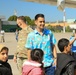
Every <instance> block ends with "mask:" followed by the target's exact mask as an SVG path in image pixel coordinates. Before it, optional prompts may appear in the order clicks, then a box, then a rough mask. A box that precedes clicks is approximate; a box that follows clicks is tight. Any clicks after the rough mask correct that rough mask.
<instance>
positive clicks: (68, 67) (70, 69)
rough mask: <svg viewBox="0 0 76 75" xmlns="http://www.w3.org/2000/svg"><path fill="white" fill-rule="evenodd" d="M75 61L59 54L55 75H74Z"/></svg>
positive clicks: (70, 57)
mask: <svg viewBox="0 0 76 75" xmlns="http://www.w3.org/2000/svg"><path fill="white" fill-rule="evenodd" d="M75 63H76V62H75V59H74V58H73V57H72V56H71V55H69V54H64V53H59V54H58V58H57V68H56V73H55V75H74V67H75Z"/></svg>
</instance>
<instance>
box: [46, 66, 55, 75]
mask: <svg viewBox="0 0 76 75" xmlns="http://www.w3.org/2000/svg"><path fill="white" fill-rule="evenodd" d="M45 75H55V68H54V67H52V66H49V67H45Z"/></svg>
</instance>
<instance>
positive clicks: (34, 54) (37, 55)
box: [31, 48, 44, 63]
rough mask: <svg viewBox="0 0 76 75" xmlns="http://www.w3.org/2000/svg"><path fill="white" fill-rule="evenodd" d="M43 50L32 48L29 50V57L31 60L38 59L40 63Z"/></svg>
mask: <svg viewBox="0 0 76 75" xmlns="http://www.w3.org/2000/svg"><path fill="white" fill-rule="evenodd" d="M43 55H44V52H43V51H42V50H41V49H37V48H36V49H33V50H32V51H31V59H32V60H33V61H39V62H40V63H41V62H42V58H43Z"/></svg>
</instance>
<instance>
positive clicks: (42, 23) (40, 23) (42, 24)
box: [35, 17, 45, 29]
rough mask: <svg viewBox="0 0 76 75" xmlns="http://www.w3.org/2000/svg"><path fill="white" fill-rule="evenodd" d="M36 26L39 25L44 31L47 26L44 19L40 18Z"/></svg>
mask: <svg viewBox="0 0 76 75" xmlns="http://www.w3.org/2000/svg"><path fill="white" fill-rule="evenodd" d="M35 24H36V25H37V28H38V29H44V26H45V19H44V18H42V17H39V18H38V19H37V20H36V21H35Z"/></svg>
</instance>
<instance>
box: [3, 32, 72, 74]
mask: <svg viewBox="0 0 76 75" xmlns="http://www.w3.org/2000/svg"><path fill="white" fill-rule="evenodd" d="M71 35H72V33H54V36H55V37H56V40H57V42H58V40H59V39H61V38H67V39H69V38H70V36H71ZM2 44H5V45H6V46H7V47H8V48H9V59H8V62H9V63H10V65H11V68H12V72H13V75H19V71H18V69H17V66H16V63H15V62H14V61H13V55H14V53H15V50H16V47H17V41H16V39H15V33H5V42H4V43H2ZM56 47H57V45H56ZM57 52H58V53H59V50H58V48H57Z"/></svg>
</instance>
